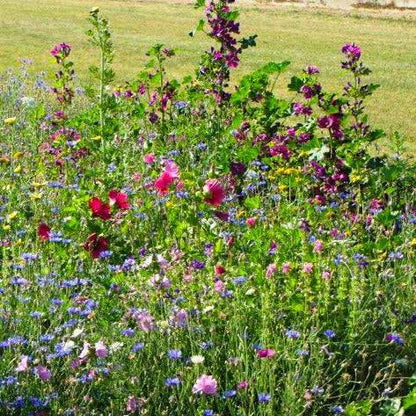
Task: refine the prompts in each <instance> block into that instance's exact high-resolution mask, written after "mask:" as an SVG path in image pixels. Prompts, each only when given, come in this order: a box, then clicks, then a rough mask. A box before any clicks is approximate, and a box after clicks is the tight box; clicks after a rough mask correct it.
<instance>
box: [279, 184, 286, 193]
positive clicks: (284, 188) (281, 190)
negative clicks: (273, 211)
mask: <svg viewBox="0 0 416 416" xmlns="http://www.w3.org/2000/svg"><path fill="white" fill-rule="evenodd" d="M278 189H279V191H280V192H283V191H285V190H286V189H287V186H286V185H279V186H278Z"/></svg>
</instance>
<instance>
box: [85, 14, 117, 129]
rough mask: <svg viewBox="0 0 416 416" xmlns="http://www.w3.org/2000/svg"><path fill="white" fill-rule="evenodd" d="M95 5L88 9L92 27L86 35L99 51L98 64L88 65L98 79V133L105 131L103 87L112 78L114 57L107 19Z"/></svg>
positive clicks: (104, 96)
mask: <svg viewBox="0 0 416 416" xmlns="http://www.w3.org/2000/svg"><path fill="white" fill-rule="evenodd" d="M99 12H100V11H99V9H98V8H97V7H95V8H93V9H92V10H91V11H90V17H89V19H88V21H89V22H90V24H91V25H92V27H93V28H92V29H90V30H88V31H87V36H88V37H89V41H90V43H91V44H92V45H94V46H96V47H97V48H98V49H99V51H100V66H99V67H97V66H95V65H93V66H90V68H89V70H90V72H91V74H92V75H93V76H94V77H95V78H96V79H98V81H99V90H98V104H99V117H100V134H101V136H103V135H104V132H105V116H106V115H105V113H106V109H107V100H106V94H105V89H106V87H107V86H108V85H109V84H110V83H111V82H112V81H113V80H114V71H113V69H112V67H111V64H112V62H113V58H114V48H113V42H112V41H111V31H110V27H109V24H108V20H107V19H105V18H103V17H102V16H101V15H100V13H99Z"/></svg>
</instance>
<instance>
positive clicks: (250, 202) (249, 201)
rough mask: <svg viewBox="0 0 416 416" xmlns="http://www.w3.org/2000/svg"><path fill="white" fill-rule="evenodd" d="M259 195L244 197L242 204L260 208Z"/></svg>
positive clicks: (250, 207)
mask: <svg viewBox="0 0 416 416" xmlns="http://www.w3.org/2000/svg"><path fill="white" fill-rule="evenodd" d="M260 204H261V201H260V197H259V196H253V197H251V198H246V200H245V201H244V206H245V207H246V208H249V209H258V208H260Z"/></svg>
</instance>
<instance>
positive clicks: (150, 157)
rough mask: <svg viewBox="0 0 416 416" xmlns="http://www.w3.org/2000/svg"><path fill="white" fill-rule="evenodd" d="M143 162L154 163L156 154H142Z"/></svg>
mask: <svg viewBox="0 0 416 416" xmlns="http://www.w3.org/2000/svg"><path fill="white" fill-rule="evenodd" d="M143 160H144V163H147V164H148V165H150V164H152V163H154V161H155V160H156V156H155V155H154V154H153V153H148V154H147V155H144V156H143Z"/></svg>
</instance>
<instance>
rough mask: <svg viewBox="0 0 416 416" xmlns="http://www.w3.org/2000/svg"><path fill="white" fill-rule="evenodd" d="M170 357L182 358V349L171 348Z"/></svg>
mask: <svg viewBox="0 0 416 416" xmlns="http://www.w3.org/2000/svg"><path fill="white" fill-rule="evenodd" d="M168 357H169V358H170V359H171V360H180V359H181V358H182V351H181V350H169V351H168Z"/></svg>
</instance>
